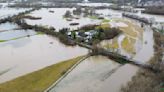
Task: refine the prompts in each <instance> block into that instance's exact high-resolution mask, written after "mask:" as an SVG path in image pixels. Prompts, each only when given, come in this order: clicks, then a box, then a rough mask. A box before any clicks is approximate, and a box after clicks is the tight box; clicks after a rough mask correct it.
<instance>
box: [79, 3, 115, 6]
mask: <svg viewBox="0 0 164 92" xmlns="http://www.w3.org/2000/svg"><path fill="white" fill-rule="evenodd" d="M77 5H79V6H90V7H98V6H111V5H113V4H112V3H78V4H77Z"/></svg>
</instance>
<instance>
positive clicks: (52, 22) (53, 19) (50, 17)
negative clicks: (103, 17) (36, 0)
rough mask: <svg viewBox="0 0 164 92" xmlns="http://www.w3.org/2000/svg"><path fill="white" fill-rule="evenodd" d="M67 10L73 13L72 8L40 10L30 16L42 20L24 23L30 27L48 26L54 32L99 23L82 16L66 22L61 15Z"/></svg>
mask: <svg viewBox="0 0 164 92" xmlns="http://www.w3.org/2000/svg"><path fill="white" fill-rule="evenodd" d="M50 10H51V11H54V13H51V12H49V11H50ZM68 10H69V11H73V10H74V8H51V9H46V8H42V9H40V10H38V11H34V12H32V13H31V14H30V15H31V16H35V17H41V18H42V19H40V20H30V19H26V22H27V23H28V24H31V25H43V26H48V27H51V26H52V27H54V28H55V29H56V31H59V29H62V28H70V29H72V30H73V29H77V28H79V27H81V26H84V25H88V24H97V23H100V22H101V21H100V20H93V19H90V18H87V17H83V16H77V17H79V18H80V19H73V20H72V21H67V20H66V19H65V18H64V17H63V15H64V14H65V13H66V11H68ZM70 23H79V25H76V26H70Z"/></svg>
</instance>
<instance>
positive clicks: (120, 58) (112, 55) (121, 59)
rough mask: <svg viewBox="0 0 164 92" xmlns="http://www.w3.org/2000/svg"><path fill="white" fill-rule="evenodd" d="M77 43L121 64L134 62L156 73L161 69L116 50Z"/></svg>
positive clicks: (93, 52) (94, 53)
mask: <svg viewBox="0 0 164 92" xmlns="http://www.w3.org/2000/svg"><path fill="white" fill-rule="evenodd" d="M76 43H77V44H78V45H79V46H82V47H85V48H87V49H90V50H91V51H92V52H91V54H92V55H103V56H107V57H108V58H110V59H112V60H114V61H116V62H117V63H120V64H126V63H129V64H132V65H135V66H138V67H141V68H144V69H148V70H150V71H153V72H155V73H156V72H160V70H159V69H157V68H155V67H153V66H152V65H149V64H144V63H141V62H140V61H136V60H134V59H131V58H128V57H126V56H123V55H121V54H119V53H115V52H112V51H110V50H107V49H104V48H99V47H93V46H91V45H87V44H84V43H79V42H76Z"/></svg>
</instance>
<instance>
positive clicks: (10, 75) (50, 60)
mask: <svg viewBox="0 0 164 92" xmlns="http://www.w3.org/2000/svg"><path fill="white" fill-rule="evenodd" d="M0 34H1V33H0ZM50 43H53V44H50ZM87 52H88V50H87V49H84V48H81V47H79V46H75V47H67V46H65V45H63V44H62V43H60V42H59V41H58V40H57V39H55V38H53V37H50V36H47V35H35V36H31V37H24V38H21V39H17V40H12V41H7V42H1V43H0V59H1V60H0V63H1V64H0V72H3V71H6V70H9V71H7V72H6V73H4V74H2V75H1V76H0V83H2V82H5V81H9V80H12V79H14V78H17V77H19V76H22V75H25V74H27V73H31V72H34V71H36V70H39V69H42V68H44V67H46V66H50V65H52V64H56V63H59V62H61V61H63V60H67V59H71V58H74V57H77V56H81V55H85V54H87Z"/></svg>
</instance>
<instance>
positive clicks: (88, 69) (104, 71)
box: [50, 56, 119, 92]
mask: <svg viewBox="0 0 164 92" xmlns="http://www.w3.org/2000/svg"><path fill="white" fill-rule="evenodd" d="M117 67H119V64H118V63H115V62H113V61H112V60H110V59H108V58H106V57H102V56H93V57H89V58H88V59H86V60H84V61H82V63H81V64H79V65H78V66H77V67H76V68H75V69H74V70H73V71H72V72H71V73H69V74H68V75H67V76H66V77H65V78H64V79H63V80H62V81H61V82H60V83H59V84H57V85H56V86H55V87H54V88H53V89H52V90H51V91H50V92H75V91H77V90H78V92H95V91H96V90H97V89H98V88H99V87H100V86H101V85H102V84H103V82H104V81H105V80H106V79H107V78H108V77H110V74H111V71H112V69H115V68H117Z"/></svg>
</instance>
